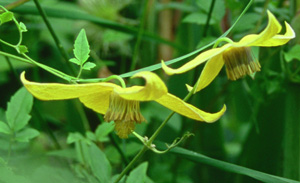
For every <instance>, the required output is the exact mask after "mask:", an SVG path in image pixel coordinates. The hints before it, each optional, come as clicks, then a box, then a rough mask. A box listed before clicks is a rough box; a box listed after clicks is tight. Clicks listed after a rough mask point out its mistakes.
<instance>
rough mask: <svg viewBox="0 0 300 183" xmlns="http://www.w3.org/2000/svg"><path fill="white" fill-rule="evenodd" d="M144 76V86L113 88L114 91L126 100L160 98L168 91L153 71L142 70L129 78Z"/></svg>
mask: <svg viewBox="0 0 300 183" xmlns="http://www.w3.org/2000/svg"><path fill="white" fill-rule="evenodd" d="M138 77H139V78H144V79H145V81H146V82H145V83H146V84H145V86H132V87H128V88H115V90H114V92H116V93H118V94H119V95H120V97H122V98H124V99H127V100H138V101H149V100H155V99H157V98H160V97H161V96H162V95H165V94H166V93H168V89H167V87H166V85H165V84H164V82H163V81H162V80H161V79H160V78H159V77H158V76H157V75H156V74H154V73H153V72H149V71H142V72H139V73H137V74H135V75H133V76H132V77H131V78H138Z"/></svg>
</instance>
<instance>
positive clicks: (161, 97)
mask: <svg viewBox="0 0 300 183" xmlns="http://www.w3.org/2000/svg"><path fill="white" fill-rule="evenodd" d="M137 77H140V78H143V79H145V86H131V87H127V88H122V87H120V86H119V85H116V84H113V83H107V82H99V83H88V84H59V83H36V82H30V81H28V80H26V79H25V72H23V73H22V74H21V81H22V83H23V84H24V86H25V87H26V88H27V90H28V91H29V92H30V93H31V94H32V95H34V96H35V97H36V98H38V99H40V100H64V99H73V98H79V100H80V101H81V102H82V103H83V104H84V105H85V106H86V107H88V108H91V109H93V110H94V111H96V112H98V113H101V114H104V119H105V121H107V122H110V121H114V122H115V130H116V132H117V134H118V135H119V137H121V138H127V137H128V135H129V134H130V133H131V131H132V130H134V127H135V123H141V122H142V121H145V119H144V117H143V116H142V114H141V113H140V109H139V103H140V102H144V101H156V102H157V103H159V104H161V105H163V106H165V107H167V108H169V109H171V110H172V111H175V112H177V113H178V114H181V115H183V116H186V117H188V118H191V119H194V120H197V121H205V122H208V123H210V122H214V121H216V120H218V119H219V118H220V117H221V116H222V115H223V114H224V112H225V110H226V106H225V105H224V106H223V108H222V109H221V110H220V111H219V112H217V113H207V112H204V111H202V110H200V109H198V108H196V107H195V106H193V105H191V104H188V103H186V102H184V101H183V100H181V99H179V98H178V97H176V96H174V95H172V94H170V93H168V90H167V87H166V86H165V84H164V82H163V81H162V80H161V79H160V78H159V77H158V76H157V75H156V74H154V73H152V72H149V71H143V72H139V73H137V74H135V75H134V76H132V78H137Z"/></svg>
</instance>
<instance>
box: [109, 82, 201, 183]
mask: <svg viewBox="0 0 300 183" xmlns="http://www.w3.org/2000/svg"><path fill="white" fill-rule="evenodd" d="M195 90H196V85H194V87H193V89H192V90H191V91H190V92H189V93H188V94H187V95H186V97H185V98H184V99H183V101H187V100H189V99H190V98H191V96H192V95H193V93H194V91H195ZM174 114H175V112H171V113H170V114H169V116H168V117H167V118H166V119H165V120H164V121H163V122H162V123H161V125H160V126H159V127H158V128H157V129H156V131H155V132H154V133H153V135H152V136H151V137H150V139H149V140H148V142H147V145H144V147H143V148H142V149H141V150H140V151H139V153H138V154H137V155H136V156H135V157H134V158H133V160H131V162H130V163H129V164H128V165H127V166H126V168H125V169H124V170H123V171H122V173H121V174H120V175H119V177H118V179H117V180H116V181H115V183H117V182H119V181H120V180H121V179H122V177H123V176H124V175H125V174H126V173H127V172H128V171H129V170H130V169H131V168H132V166H133V165H134V164H135V162H136V161H137V160H139V158H140V157H142V155H143V154H144V153H145V152H146V151H147V150H148V148H149V147H150V146H151V144H152V142H153V141H154V139H155V138H156V137H157V136H158V134H159V133H160V132H161V130H162V129H163V127H164V126H165V125H166V124H167V122H168V121H169V120H170V119H171V117H172V116H173V115H174Z"/></svg>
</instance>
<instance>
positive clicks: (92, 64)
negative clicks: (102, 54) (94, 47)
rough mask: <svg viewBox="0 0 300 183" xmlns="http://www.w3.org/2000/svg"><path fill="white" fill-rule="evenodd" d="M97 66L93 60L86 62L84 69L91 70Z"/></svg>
mask: <svg viewBox="0 0 300 183" xmlns="http://www.w3.org/2000/svg"><path fill="white" fill-rule="evenodd" d="M94 67H96V64H94V63H92V62H86V63H85V64H84V65H83V67H82V69H84V70H91V69H92V68H94Z"/></svg>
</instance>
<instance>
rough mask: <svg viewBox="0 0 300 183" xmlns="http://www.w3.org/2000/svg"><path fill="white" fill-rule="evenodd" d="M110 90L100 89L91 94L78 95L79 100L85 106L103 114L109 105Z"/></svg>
mask: <svg viewBox="0 0 300 183" xmlns="http://www.w3.org/2000/svg"><path fill="white" fill-rule="evenodd" d="M111 92H112V91H109V90H101V91H98V92H97V93H94V94H92V95H85V96H83V97H79V100H80V102H82V103H83V104H84V105H85V106H86V107H87V108H90V109H92V110H94V111H95V112H97V113H100V114H105V113H106V111H107V109H108V107H109V98H110V94H111Z"/></svg>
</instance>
